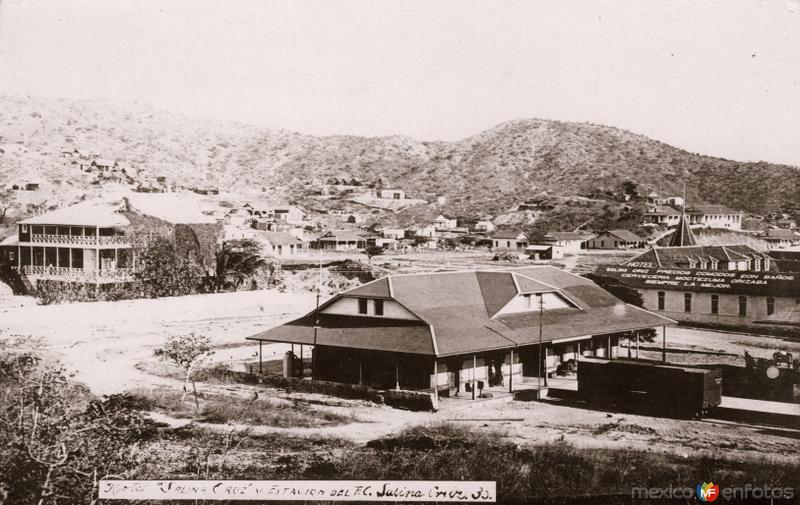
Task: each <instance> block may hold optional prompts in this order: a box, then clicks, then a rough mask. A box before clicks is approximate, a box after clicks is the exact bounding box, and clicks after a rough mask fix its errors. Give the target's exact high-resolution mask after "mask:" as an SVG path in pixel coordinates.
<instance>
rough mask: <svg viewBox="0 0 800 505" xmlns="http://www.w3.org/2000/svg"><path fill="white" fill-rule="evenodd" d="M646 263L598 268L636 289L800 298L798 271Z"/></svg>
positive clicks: (601, 273)
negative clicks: (708, 267) (684, 267)
mask: <svg viewBox="0 0 800 505" xmlns="http://www.w3.org/2000/svg"><path fill="white" fill-rule="evenodd" d="M647 264H648V265H649V263H647ZM644 265H645V263H635V264H631V263H629V264H627V265H625V266H615V267H605V268H600V269H598V271H597V274H598V275H605V276H608V277H614V278H616V279H619V280H620V281H622V282H623V283H624V284H626V285H628V286H631V287H634V288H643V289H645V288H646V289H672V290H681V291H708V292H713V293H735V294H746V295H763V296H781V297H794V298H800V273H797V272H740V271H727V270H689V269H674V268H652V267H646V266H644Z"/></svg>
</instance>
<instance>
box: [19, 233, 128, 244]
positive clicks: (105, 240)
mask: <svg viewBox="0 0 800 505" xmlns="http://www.w3.org/2000/svg"><path fill="white" fill-rule="evenodd" d="M30 243H32V244H50V245H76V246H130V245H131V241H130V239H129V238H128V237H127V236H125V235H110V236H102V235H101V236H99V237H98V236H96V235H49V234H48V235H45V234H39V233H34V234H31V240H30Z"/></svg>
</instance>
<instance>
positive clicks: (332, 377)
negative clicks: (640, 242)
mask: <svg viewBox="0 0 800 505" xmlns="http://www.w3.org/2000/svg"><path fill="white" fill-rule="evenodd" d="M674 323H675V321H673V320H671V319H669V318H667V317H664V316H661V315H657V314H654V313H652V312H650V311H647V310H644V309H642V308H639V307H635V306H632V305H628V304H626V303H623V302H622V301H620V300H619V299H617V298H615V297H614V296H612V295H611V294H610V293H608V292H607V291H605V290H603V289H602V288H600V287H599V286H597V285H596V284H594V283H593V282H592V281H590V280H588V279H586V278H584V277H580V276H578V275H574V274H570V273H567V272H564V271H562V270H559V269H557V268H555V267H552V266H535V267H524V268H511V269H503V270H490V271H450V272H435V273H421V274H405V275H389V276H386V277H383V278H380V279H377V280H375V281H372V282H369V283H366V284H363V285H361V286H358V287H356V288H353V289H350V290H347V291H345V292H342V293H340V294H338V295H336V296H334V297H333V298H331V299H330V300H328V301H326V302H325V303H323V304H321V305H320V307H319V310H314V311H312V312H311V313H309V314H306V315H305V316H303V317H300V318H299V319H296V320H294V321H291V322H288V323H286V324H283V325H281V326H278V327H275V328H271V329H269V330H266V331H263V332H261V333H258V334H256V335H253V336H251V337H248V339H249V340H252V341H258V342H260V343H266V342H268V343H273V342H283V343H291V344H299V345H308V346H313V356H314V358H313V359H314V361H315V364H314V367H313V368H314V370H315V372H314V374H315V375H314V376H315V378H317V379H319V380H326V381H334V382H342V383H350V384H361V385H366V386H370V387H373V388H376V389H404V390H421V391H428V392H431V391H436V392H438V393H439V394H440V395H443V396H447V395H456V394H460V393H462V394H463V393H466V394H467V395H469V394H470V393H472V395H473V396H474V391H475V388H476V387H480V386H483V388H481V389H486V390H489V391H491V390H492V388H499V389H500V390H502V391H514V390H515V388H517V387H520V386H523V385H524V384H526V383H527V384H528V385H529V386H528V387H530V384H531V383H533V384H536V383H537V379H538V378H539V377H540V376H539V373H540V361H539V356H541V357H542V362H541V364H542V370H541V373H542V379H544V377H545V375H546V373H553V372H555V371H556V369H557V367H558V365H559V364H560V363H564V362H566V361H568V360H571V359H577V358H578V357H579V356H593V357H609V358H613V357H616V356H617V354H618V351H617V349H618V345H619V338H620V334H621V333H622V332H629V331H636V330H644V329H650V328H654V327H655V328H658V327H665V326H667V325H672V324H674ZM315 327H316V328H315ZM540 347H541V349H542V353H541V354H540V353H539V348H540ZM478 382H480V384H477V383H478ZM476 384H477V386H476Z"/></svg>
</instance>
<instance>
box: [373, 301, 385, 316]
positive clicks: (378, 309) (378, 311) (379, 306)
mask: <svg viewBox="0 0 800 505" xmlns="http://www.w3.org/2000/svg"><path fill="white" fill-rule="evenodd" d="M373 302H374V303H375V315H376V316H382V315H383V300H374V301H373Z"/></svg>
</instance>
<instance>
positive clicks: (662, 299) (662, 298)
mask: <svg viewBox="0 0 800 505" xmlns="http://www.w3.org/2000/svg"><path fill="white" fill-rule="evenodd" d="M665 298H666V294H665V293H664V292H663V291H659V292H658V310H664V306H665V305H666V304H665Z"/></svg>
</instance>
